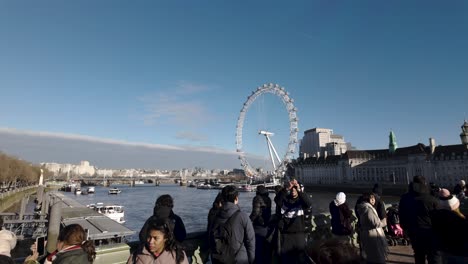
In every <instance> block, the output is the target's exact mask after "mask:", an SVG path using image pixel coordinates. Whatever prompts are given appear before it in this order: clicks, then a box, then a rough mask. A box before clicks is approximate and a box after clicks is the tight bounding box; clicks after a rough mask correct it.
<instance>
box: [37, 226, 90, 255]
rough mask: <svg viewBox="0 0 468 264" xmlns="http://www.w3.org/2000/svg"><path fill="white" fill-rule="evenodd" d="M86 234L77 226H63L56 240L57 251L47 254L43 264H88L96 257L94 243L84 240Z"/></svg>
mask: <svg viewBox="0 0 468 264" xmlns="http://www.w3.org/2000/svg"><path fill="white" fill-rule="evenodd" d="M86 235H87V234H86V232H85V230H84V229H83V227H81V226H80V225H78V224H71V225H67V226H65V227H64V228H63V229H62V230H60V233H59V236H58V238H57V250H55V251H54V252H52V253H51V254H49V255H48V256H47V257H46V259H45V261H44V263H45V264H51V263H52V264H68V263H74V264H89V263H93V261H94V259H95V257H96V251H95V248H94V242H93V241H91V240H86Z"/></svg>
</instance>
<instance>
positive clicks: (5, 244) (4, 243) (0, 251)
mask: <svg viewBox="0 0 468 264" xmlns="http://www.w3.org/2000/svg"><path fill="white" fill-rule="evenodd" d="M15 246H16V235H15V233H13V232H11V231H9V230H4V229H3V230H1V231H0V255H5V256H9V257H11V255H10V252H11V250H12V249H14V248H15Z"/></svg>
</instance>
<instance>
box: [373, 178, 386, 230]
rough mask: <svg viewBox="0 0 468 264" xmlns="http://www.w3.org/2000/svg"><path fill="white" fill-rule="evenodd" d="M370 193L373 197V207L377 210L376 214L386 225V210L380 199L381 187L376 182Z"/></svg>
mask: <svg viewBox="0 0 468 264" xmlns="http://www.w3.org/2000/svg"><path fill="white" fill-rule="evenodd" d="M372 193H373V194H374V197H375V205H374V208H375V210H376V211H377V215H378V216H379V218H380V220H381V221H383V223H384V225H387V211H386V210H385V203H384V201H383V200H382V187H380V185H379V184H378V183H376V184H374V187H373V188H372Z"/></svg>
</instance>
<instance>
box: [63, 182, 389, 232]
mask: <svg viewBox="0 0 468 264" xmlns="http://www.w3.org/2000/svg"><path fill="white" fill-rule="evenodd" d="M111 187H118V188H119V189H120V190H122V192H121V193H120V194H118V195H109V194H108V190H109V189H110V187H101V186H96V187H95V190H96V192H95V193H94V194H88V195H75V194H73V193H70V192H64V194H65V195H66V196H68V197H70V198H73V199H75V200H76V201H78V202H79V203H81V204H83V205H87V204H92V203H98V202H102V203H104V204H110V203H114V204H118V205H123V206H124V207H125V208H124V209H125V221H126V222H125V223H124V225H125V226H126V227H128V228H130V229H131V230H134V231H136V232H137V234H138V232H139V230H140V229H141V227H142V226H143V224H144V222H145V221H146V219H147V218H148V217H150V216H151V214H152V213H153V207H154V203H155V201H156V199H157V198H158V197H159V196H160V195H162V194H169V195H171V196H172V197H173V198H174V212H175V213H176V214H177V215H179V216H180V217H181V218H182V220H183V221H184V224H185V227H186V229H187V233H190V232H195V231H204V230H206V225H207V216H208V211H209V210H210V208H211V205H212V203H213V201H214V199H215V197H216V195H217V193H218V192H219V190H202V189H196V188H189V187H181V186H179V185H175V184H162V185H160V186H154V185H152V184H145V185H136V186H135V187H130V186H128V185H112V186H111ZM82 189H83V190H85V189H86V187H83V188H82ZM308 194H309V195H312V202H313V205H312V210H313V212H314V214H315V213H323V212H328V210H329V209H328V205H329V203H330V202H331V201H332V200H333V199H334V198H335V195H336V193H330V192H321V193H308ZM254 196H255V192H240V193H239V206H240V208H241V210H242V211H243V212H246V213H248V214H250V212H251V210H252V199H253V197H254ZM357 197H358V195H357V194H355V195H353V194H349V195H347V202H348V204H349V205H350V207H351V208H352V209H353V208H354V205H355V203H356V200H357ZM270 198H271V199H272V201H273V198H274V193H270ZM384 198H385V197H384ZM391 199H396V198H391ZM389 202H394V201H389ZM274 206H275V205H274V202H272V207H273V210H274ZM136 239H137V237H136V236H133V237H129V240H136Z"/></svg>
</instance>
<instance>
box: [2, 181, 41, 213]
mask: <svg viewBox="0 0 468 264" xmlns="http://www.w3.org/2000/svg"><path fill="white" fill-rule="evenodd" d="M36 191H37V186H28V187H22V188H18V189H15V190H12V191H8V192H4V193H0V212H4V211H5V210H7V209H8V208H10V207H12V206H13V205H15V204H16V203H18V202H21V199H22V198H23V197H25V196H28V195H31V194H34V193H36Z"/></svg>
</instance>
